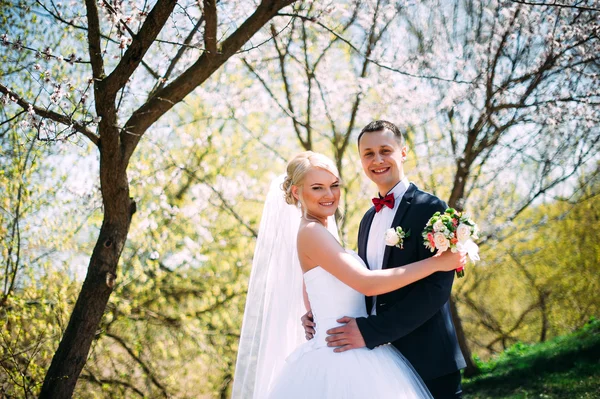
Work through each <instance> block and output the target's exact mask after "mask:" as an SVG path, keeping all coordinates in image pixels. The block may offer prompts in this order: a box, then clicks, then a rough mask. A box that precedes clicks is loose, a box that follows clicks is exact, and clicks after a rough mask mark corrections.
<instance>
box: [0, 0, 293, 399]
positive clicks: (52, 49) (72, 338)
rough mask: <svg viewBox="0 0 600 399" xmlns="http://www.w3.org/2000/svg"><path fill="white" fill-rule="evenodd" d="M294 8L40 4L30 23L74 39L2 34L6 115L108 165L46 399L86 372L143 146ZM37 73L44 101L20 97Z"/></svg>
mask: <svg viewBox="0 0 600 399" xmlns="http://www.w3.org/2000/svg"><path fill="white" fill-rule="evenodd" d="M292 3H293V0H265V1H262V2H260V3H259V4H258V5H256V6H255V5H254V4H253V3H252V4H250V3H249V2H235V3H228V4H220V3H219V2H218V1H215V0H205V1H202V2H194V1H183V2H177V1H175V0H157V1H155V2H150V3H148V2H121V1H115V2H112V1H104V0H103V1H95V0H87V1H86V2H85V9H82V8H81V7H77V6H76V3H74V2H73V4H72V5H70V6H69V5H68V4H60V3H54V2H52V1H42V2H37V3H36V4H33V5H26V6H25V8H22V10H23V12H25V13H38V14H41V15H43V16H44V17H45V18H48V20H49V21H51V24H57V25H58V26H61V25H62V26H63V27H66V28H68V31H69V32H71V33H72V34H71V35H68V36H63V37H62V38H61V40H60V41H59V42H57V43H54V45H50V44H48V43H44V40H43V37H40V36H37V37H36V36H33V35H29V36H28V34H29V33H30V32H29V31H28V30H19V29H18V28H15V29H10V28H9V31H8V32H7V33H3V34H2V36H1V38H0V41H1V44H2V45H3V49H4V50H5V51H11V52H13V54H15V55H14V56H12V57H11V59H12V60H13V61H15V62H17V63H18V64H19V66H20V68H15V72H14V73H13V74H11V75H8V76H5V77H3V78H2V81H1V82H0V93H2V95H3V97H2V103H3V104H4V107H8V108H9V109H10V113H8V114H7V120H9V121H11V122H20V123H21V124H22V125H23V126H24V127H33V128H34V129H35V131H36V132H37V136H38V137H39V138H41V139H43V140H48V141H57V140H66V139H69V138H75V137H77V136H81V137H85V138H86V139H87V140H89V142H91V143H92V144H93V145H94V146H95V147H96V148H97V151H98V153H99V155H100V166H99V179H100V189H101V192H102V202H103V204H102V205H103V212H104V220H103V222H102V227H101V229H100V232H99V235H98V240H97V243H96V246H95V248H94V251H93V253H92V255H91V258H90V262H89V266H88V269H87V274H86V278H85V281H84V283H83V285H82V288H81V292H80V294H79V297H78V299H77V302H76V304H75V307H74V309H73V312H72V314H71V318H70V320H69V323H68V325H67V327H66V329H65V331H64V334H63V337H62V340H61V342H60V345H59V347H58V349H57V351H56V353H55V355H54V358H53V360H52V364H51V365H50V368H49V369H48V372H47V374H46V378H45V380H44V384H43V387H42V390H41V394H40V397H42V398H67V397H70V396H71V395H72V392H73V389H74V387H75V384H76V382H77V378H78V376H79V373H80V372H81V370H82V368H83V365H84V364H85V361H86V358H87V354H88V351H89V348H90V345H91V342H92V340H93V338H94V335H95V333H96V329H97V327H98V325H99V322H100V319H101V317H102V315H103V313H104V310H105V306H106V304H107V301H108V299H109V296H110V294H111V292H112V290H113V287H114V285H115V280H116V279H117V276H118V271H117V265H118V262H119V258H120V256H121V252H122V250H123V247H124V244H125V241H126V239H127V234H128V230H129V226H130V224H131V219H132V216H133V214H134V213H135V211H136V203H135V201H134V200H133V198H131V197H130V193H129V181H128V178H127V167H128V165H129V163H130V160H131V158H132V156H133V155H134V153H135V150H136V148H137V146H138V144H139V142H140V140H141V139H142V138H143V136H144V134H145V133H146V132H147V131H148V129H149V128H150V127H151V126H153V125H154V124H155V123H156V122H157V121H159V120H160V118H161V117H162V116H163V115H165V114H166V113H167V112H168V111H169V110H171V109H172V108H173V107H174V106H175V105H176V104H178V103H179V102H181V101H182V100H183V99H184V98H185V97H186V96H187V95H189V94H190V93H191V92H192V91H193V90H194V89H195V88H196V87H198V86H199V85H201V84H202V83H203V82H205V81H206V80H207V79H208V78H209V77H210V76H211V75H212V74H213V73H214V72H215V71H217V70H218V69H219V68H220V67H221V66H222V65H223V64H225V63H226V62H227V60H228V59H229V58H230V57H232V56H234V55H235V54H236V53H238V52H240V51H249V50H251V49H252V47H256V46H258V45H260V44H261V42H263V41H265V40H268V39H269V37H270V33H269V32H266V33H260V30H261V28H262V27H263V26H264V25H265V24H266V23H267V22H268V21H270V20H271V19H273V18H275V17H276V16H277V14H278V13H279V12H280V10H282V9H284V8H285V7H287V6H290V5H291V4H292ZM11 5H12V6H15V7H17V8H18V7H19V6H20V5H19V4H16V3H15V4H11ZM293 13H294V11H293V10H290V12H289V13H287V14H288V15H293ZM285 18H287V19H290V18H291V17H290V16H287V17H285ZM52 28H53V27H52V25H49V26H48V27H47V28H46V29H48V30H50V31H51V30H52ZM40 33H41V32H40ZM257 33H258V36H255V35H256V34H257ZM253 37H257V41H256V42H255V43H252V42H251V39H252V38H253ZM59 63H60V64H61V66H63V67H65V66H69V67H70V68H71V70H70V72H69V74H70V76H71V78H72V79H71V80H69V79H67V80H66V81H64V80H60V81H55V80H54V79H53V73H54V70H53V68H54V69H56V68H58V67H57V66H56V64H59ZM40 71H43V72H41V75H38V76H41V77H40V79H39V80H38V83H39V86H38V90H37V92H39V95H31V93H28V92H26V91H24V90H21V88H20V85H19V81H20V80H22V79H20V78H19V76H24V75H25V76H26V75H27V74H39V73H40ZM86 75H88V76H89V78H85V76H86ZM77 78H79V79H80V80H81V81H82V82H83V83H80V84H78V83H77ZM23 111H25V113H23ZM11 113H12V114H11Z"/></svg>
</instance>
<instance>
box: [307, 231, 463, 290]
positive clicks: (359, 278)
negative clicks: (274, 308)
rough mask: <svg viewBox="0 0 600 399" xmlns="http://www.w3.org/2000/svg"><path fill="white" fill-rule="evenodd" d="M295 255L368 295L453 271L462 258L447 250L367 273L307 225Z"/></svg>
mask: <svg viewBox="0 0 600 399" xmlns="http://www.w3.org/2000/svg"><path fill="white" fill-rule="evenodd" d="M298 252H299V253H302V254H303V255H304V256H306V257H308V258H310V260H311V262H312V263H314V264H315V265H319V266H321V267H322V268H323V269H325V270H327V271H328V272H329V273H331V274H333V275H334V276H335V277H336V278H337V279H339V280H340V281H342V282H343V283H344V284H346V285H348V286H350V287H352V288H354V289H355V290H356V291H359V292H361V293H363V294H365V295H367V296H373V295H381V294H385V293H386V292H390V291H394V290H397V289H399V288H401V287H404V286H405V285H408V284H411V283H414V282H415V281H418V280H421V279H422V278H424V277H427V276H429V275H430V274H433V273H435V272H439V271H450V270H454V269H456V268H457V267H459V266H460V265H461V263H464V261H465V259H464V258H465V256H464V255H461V254H453V253H451V252H450V251H446V252H445V253H443V254H442V255H441V256H436V257H432V258H428V259H425V260H422V261H419V262H414V263H411V264H409V265H406V266H402V267H396V268H392V269H385V270H369V269H367V268H365V267H364V266H363V265H362V264H361V263H360V262H359V261H358V260H357V259H356V258H355V257H354V256H352V255H351V254H349V253H347V252H346V251H345V250H344V248H343V247H342V246H341V245H340V244H339V243H338V242H337V240H336V239H335V238H334V237H333V236H332V235H331V233H329V232H328V231H327V229H326V228H325V227H323V226H322V225H320V224H318V223H309V224H308V225H306V226H305V227H303V228H301V229H300V231H299V232H298Z"/></svg>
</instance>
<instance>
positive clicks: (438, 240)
mask: <svg viewBox="0 0 600 399" xmlns="http://www.w3.org/2000/svg"><path fill="white" fill-rule="evenodd" d="M433 242H435V247H436V248H437V249H438V250H439V251H440V252H444V251H445V250H447V249H448V248H449V247H450V241H448V239H447V238H446V236H445V235H444V233H435V234H434V235H433Z"/></svg>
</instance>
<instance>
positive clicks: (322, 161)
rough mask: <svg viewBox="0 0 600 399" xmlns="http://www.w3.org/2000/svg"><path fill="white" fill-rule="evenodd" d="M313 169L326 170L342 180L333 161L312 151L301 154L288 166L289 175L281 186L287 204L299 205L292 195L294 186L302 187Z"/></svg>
mask: <svg viewBox="0 0 600 399" xmlns="http://www.w3.org/2000/svg"><path fill="white" fill-rule="evenodd" d="M311 168H319V169H323V170H326V171H328V172H330V173H331V174H333V175H334V176H335V177H337V178H338V179H339V178H340V173H339V172H338V169H337V167H336V166H335V163H333V161H332V160H331V159H329V158H327V157H326V156H325V155H323V154H319V153H316V152H312V151H304V152H301V153H300V154H298V155H296V156H295V157H294V158H292V160H291V161H290V162H289V163H288V165H287V175H286V176H285V180H284V181H283V184H282V185H281V189H282V190H283V192H284V193H285V202H287V203H288V204H290V205H298V200H297V199H296V198H295V197H294V195H293V194H292V186H299V185H301V184H302V183H303V182H304V178H305V177H306V174H307V173H308V171H309V170H310V169H311Z"/></svg>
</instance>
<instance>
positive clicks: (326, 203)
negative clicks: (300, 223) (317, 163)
mask: <svg viewBox="0 0 600 399" xmlns="http://www.w3.org/2000/svg"><path fill="white" fill-rule="evenodd" d="M292 192H293V193H294V197H296V198H300V200H301V202H302V208H303V210H304V211H305V212H306V214H308V215H310V216H312V217H314V218H317V219H319V220H320V221H321V222H324V221H326V220H327V218H328V217H329V216H331V215H333V214H334V213H335V211H336V210H337V207H338V205H339V202H340V180H339V179H338V178H337V177H336V176H335V175H334V174H332V173H331V172H329V171H327V170H325V169H321V168H317V167H311V168H310V170H309V171H308V172H307V173H306V175H305V177H304V181H303V182H302V184H301V185H299V186H294V187H293V188H292ZM324 224H326V223H324Z"/></svg>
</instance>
